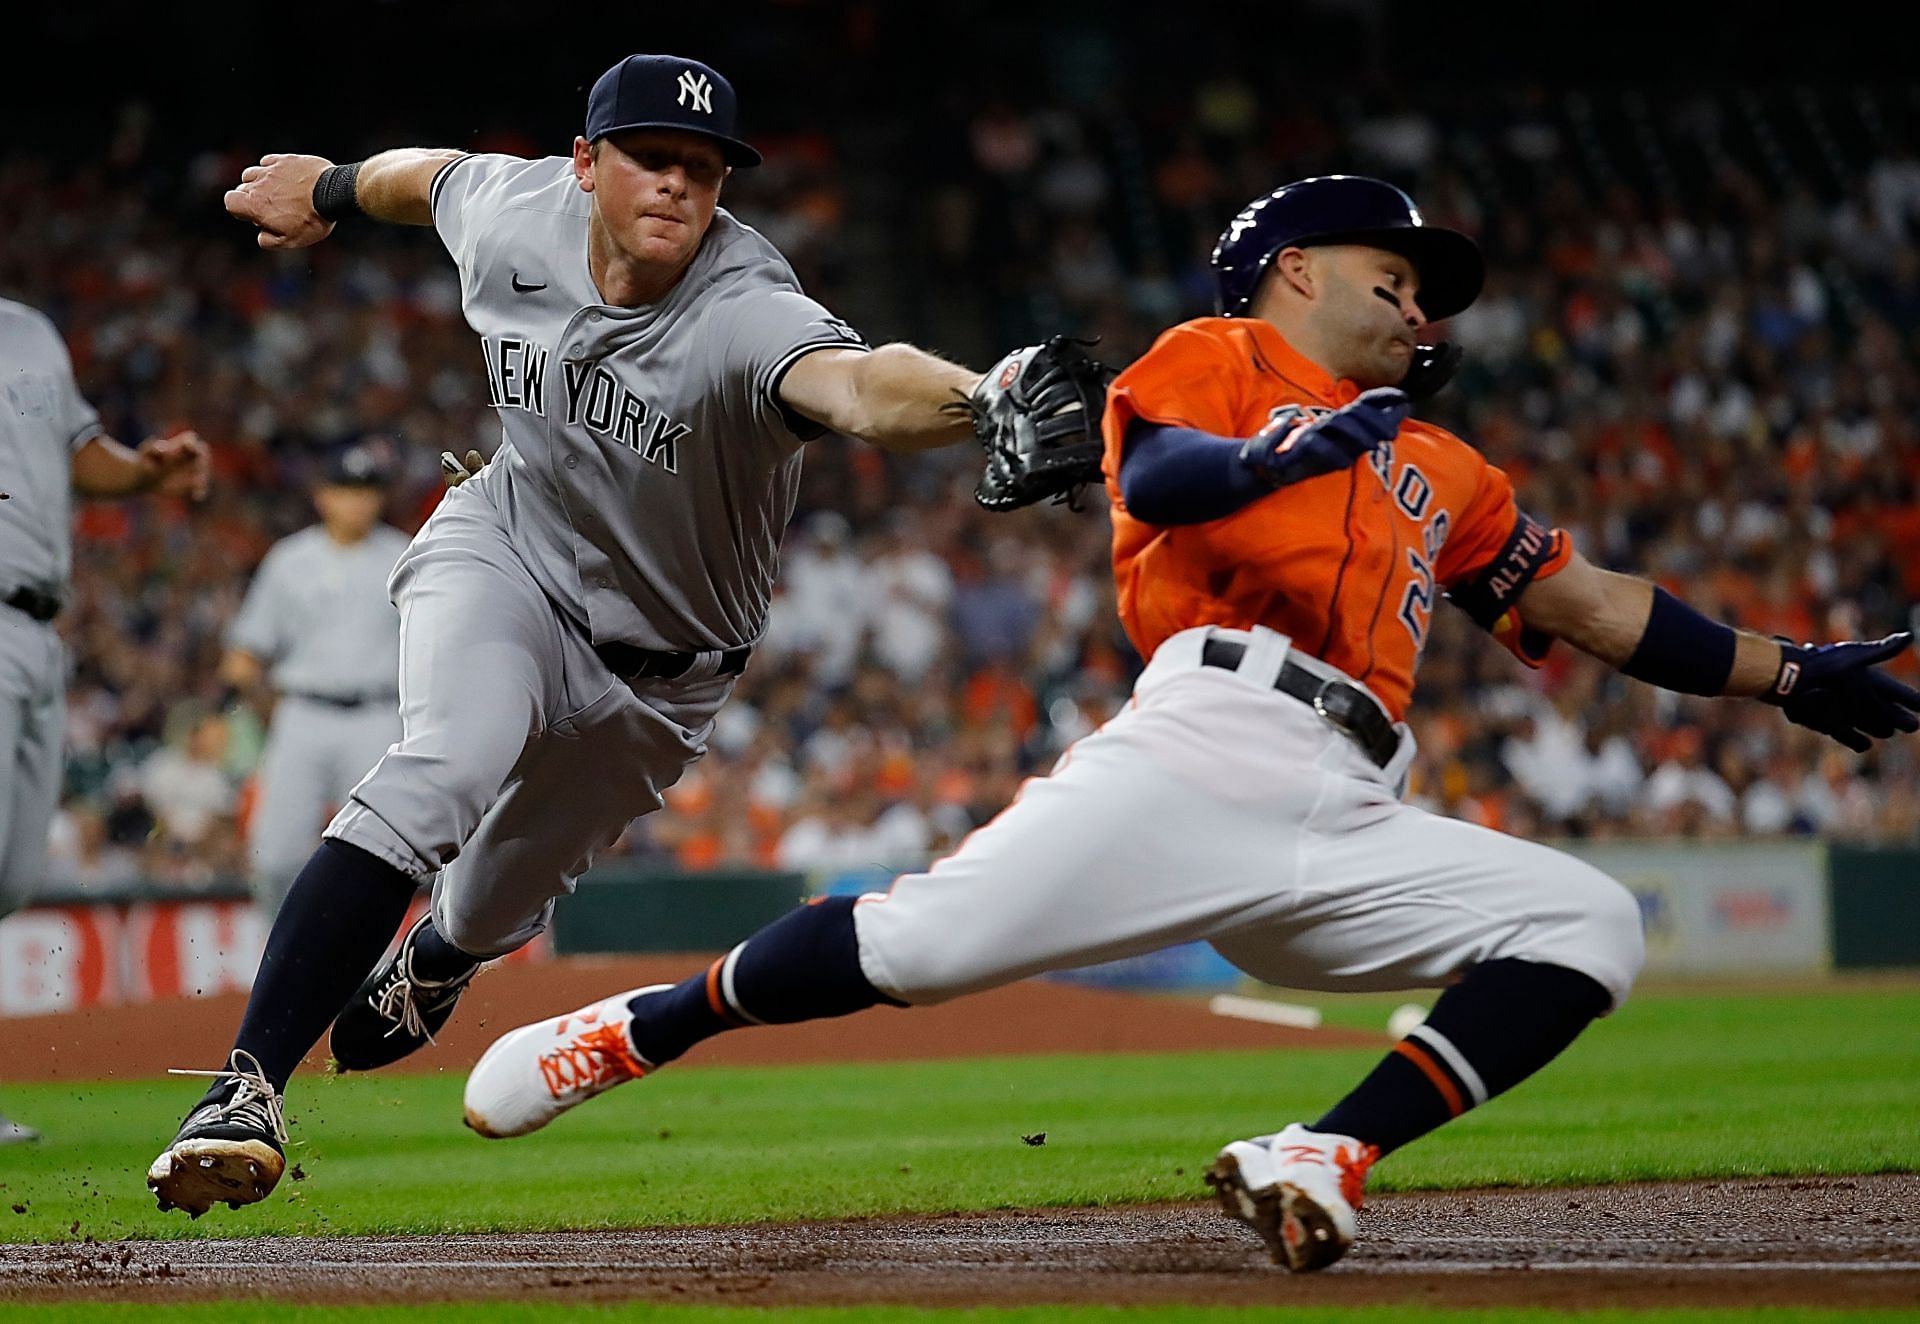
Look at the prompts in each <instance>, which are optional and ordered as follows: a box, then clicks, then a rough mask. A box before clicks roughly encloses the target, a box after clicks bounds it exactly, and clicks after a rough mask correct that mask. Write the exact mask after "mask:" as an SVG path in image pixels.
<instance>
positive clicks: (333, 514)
mask: <svg viewBox="0 0 1920 1324" xmlns="http://www.w3.org/2000/svg"><path fill="white" fill-rule="evenodd" d="M386 477H387V475H386V471H385V468H384V466H383V465H382V464H381V462H380V459H379V457H378V456H377V455H376V454H375V453H374V451H373V450H372V449H371V448H370V447H367V446H349V447H344V448H342V449H340V450H338V451H336V452H335V453H334V454H333V455H332V456H331V457H330V458H329V460H328V462H327V466H326V470H325V473H324V475H323V476H322V478H321V481H320V483H319V484H318V485H317V486H316V487H315V488H314V494H313V501H314V506H315V508H316V509H318V511H319V512H320V522H319V523H318V524H315V525H313V526H312V527H310V528H305V529H302V530H301V531H300V532H298V533H296V534H293V535H292V536H290V537H287V538H283V539H282V540H281V541H279V542H278V543H275V544H274V546H273V549H272V550H271V551H269V552H268V553H267V555H266V557H265V559H264V560H262V561H261V562H260V569H259V570H258V571H257V572H256V573H255V575H254V577H253V583H252V584H251V585H250V586H249V587H248V589H247V597H246V601H245V602H243V603H242V604H241V606H240V613H239V615H237V616H235V617H234V619H233V622H232V623H231V624H230V625H229V626H228V627H227V654H226V657H225V658H223V659H222V660H221V678H222V679H223V680H225V681H226V682H227V683H228V684H229V685H232V686H234V687H235V688H237V689H240V690H243V691H252V690H254V689H256V688H257V687H258V686H259V685H260V684H261V683H262V682H263V681H268V680H270V681H271V683H272V687H273V690H274V692H275V694H276V695H277V696H278V697H277V700H276V702H275V703H274V707H273V725H272V727H271V728H270V729H269V730H268V733H267V747H266V752H265V754H264V755H263V756H262V758H261V763H260V773H259V783H260V787H259V798H258V800H257V801H256V802H255V805H254V810H253V819H252V823H251V826H250V829H249V832H248V838H249V840H248V854H249V856H250V857H251V861H252V867H253V884H254V893H255V896H256V897H257V898H258V900H259V903H260V905H261V907H262V909H264V910H265V911H266V912H267V913H268V914H272V913H273V912H275V911H277V910H278V909H279V908H280V902H281V899H282V898H284V897H285V896H286V893H287V888H289V887H290V886H292V885H293V878H294V875H295V874H297V873H299V872H300V866H301V865H303V864H305V863H306V862H307V856H309V855H311V854H312V853H313V839H314V834H315V833H317V832H319V831H320V829H321V827H322V826H324V825H325V823H326V821H327V815H328V814H329V813H330V812H331V811H332V810H334V809H337V808H339V807H340V806H341V805H342V804H344V803H346V798H347V792H348V791H349V790H350V789H351V788H352V787H353V784H354V783H355V782H356V781H358V780H359V779H360V778H361V776H362V775H363V774H365V772H366V771H367V769H369V768H371V767H372V766H373V765H374V764H376V763H378V762H379V761H380V756H381V755H382V754H384V753H386V752H387V747H388V746H390V745H392V744H393V743H394V742H395V741H396V740H398V739H399V738H400V711H399V673H400V617H399V615H398V614H397V613H396V612H395V611H394V609H393V604H392V603H391V602H390V601H389V600H388V598H387V579H388V577H389V576H390V575H392V573H393V567H394V563H395V562H397V561H398V560H399V559H400V554H401V553H402V552H404V551H405V550H406V548H407V541H408V539H407V535H406V534H404V533H402V532H400V530H398V529H396V528H394V527H393V526H392V525H389V524H383V523H381V522H380V507H381V503H382V501H383V499H384V496H385V483H386Z"/></svg>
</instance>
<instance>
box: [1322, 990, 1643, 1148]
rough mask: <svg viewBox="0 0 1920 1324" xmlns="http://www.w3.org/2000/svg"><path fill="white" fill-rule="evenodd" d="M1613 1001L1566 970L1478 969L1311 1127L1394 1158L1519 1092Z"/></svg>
mask: <svg viewBox="0 0 1920 1324" xmlns="http://www.w3.org/2000/svg"><path fill="white" fill-rule="evenodd" d="M1612 1001H1613V999H1612V997H1611V996H1610V995H1609V994H1608V993H1607V991H1606V989H1604V988H1602V987H1601V986H1600V985H1599V984H1598V983H1597V982H1596V981H1595V980H1593V979H1592V978H1590V977H1589V976H1587V975H1583V974H1581V973H1580V972H1579V971H1577V970H1569V969H1567V968H1566V967H1564V966H1558V965H1544V964H1541V963H1540V962H1537V961H1520V960H1512V959H1507V960H1498V961H1486V962H1483V963H1481V964H1480V965H1476V966H1474V967H1473V968H1472V969H1471V970H1469V971H1467V973H1466V974H1465V975H1464V976H1463V977H1462V978H1461V980H1460V982H1459V983H1458V984H1455V985H1454V986H1453V987H1452V988H1449V989H1448V990H1447V991H1446V992H1445V993H1443V994H1441V995H1440V999H1439V1001H1437V1002H1436V1003H1434V1006H1433V1010H1432V1012H1430V1013H1429V1014H1428V1016H1427V1019H1426V1020H1425V1021H1424V1022H1423V1023H1422V1024H1420V1025H1418V1026H1416V1027H1415V1028H1414V1030H1413V1031H1412V1033H1410V1034H1409V1035H1408V1036H1407V1037H1406V1038H1404V1039H1402V1040H1401V1041H1400V1042H1399V1043H1397V1044H1395V1045H1394V1047H1393V1051H1392V1052H1390V1053H1388V1054H1387V1056H1386V1057H1385V1058H1383V1059H1381V1062H1380V1064H1379V1065H1378V1066H1376V1067H1375V1068H1374V1069H1373V1071H1372V1073H1371V1074H1370V1075H1368V1076H1367V1078H1366V1079H1365V1080H1363V1081H1361V1082H1360V1084H1359V1086H1358V1087H1356V1088H1355V1089H1354V1091H1353V1092H1352V1093H1351V1094H1349V1095H1347V1097H1346V1098H1344V1099H1342V1100H1340V1102H1338V1103H1336V1104H1335V1105H1334V1106H1333V1109H1332V1110H1331V1111H1330V1112H1328V1113H1327V1115H1326V1116H1324V1117H1322V1118H1321V1119H1320V1120H1319V1121H1317V1122H1315V1123H1314V1124H1313V1127H1312V1129H1313V1130H1314V1131H1316V1132H1321V1133H1324V1134H1328V1135H1336V1136H1351V1137H1353V1138H1354V1139H1356V1140H1359V1141H1362V1142H1364V1143H1366V1144H1369V1145H1373V1146H1375V1147H1376V1148H1377V1149H1378V1150H1379V1151H1380V1153H1381V1154H1383V1155H1384V1154H1389V1153H1392V1152H1393V1151H1394V1150H1396V1149H1398V1148H1400V1147H1401V1146H1402V1145H1404V1144H1406V1143H1407V1142H1408V1141H1410V1140H1416V1139H1418V1138H1419V1137H1421V1136H1423V1135H1425V1134H1426V1133H1427V1132H1429V1131H1432V1130H1434V1129H1435V1128H1437V1127H1439V1126H1441V1125H1443V1124H1445V1123H1447V1122H1450V1121H1452V1120H1453V1119H1454V1118H1456V1117H1458V1116H1459V1115H1460V1114H1461V1113H1463V1112H1465V1111H1466V1110H1467V1109H1469V1108H1473V1107H1477V1106H1478V1105H1480V1104H1483V1103H1485V1102H1486V1101H1487V1100H1488V1099H1491V1098H1492V1097H1493V1096H1494V1095H1496V1094H1500V1093H1503V1092H1505V1091H1506V1090H1509V1089H1512V1088H1513V1087H1514V1086H1515V1085H1518V1084H1519V1083H1520V1082H1521V1081H1523V1080H1525V1079H1526V1078H1527V1077H1528V1076H1531V1075H1532V1074H1533V1073H1534V1072H1536V1071H1538V1070H1539V1069H1540V1068H1541V1067H1544V1066H1545V1065H1546V1064H1547V1063H1549V1062H1551V1061H1552V1060H1553V1059H1554V1058H1556V1057H1558V1056H1559V1055H1560V1052H1561V1050H1562V1049H1564V1048H1566V1046H1567V1045H1568V1044H1571V1043H1572V1042H1573V1041H1574V1040H1575V1039H1576V1038H1578V1037H1579V1035H1580V1032H1581V1031H1582V1030H1584V1029H1586V1028H1587V1026H1588V1025H1590V1024H1592V1022H1593V1020H1594V1018H1595V1017H1597V1016H1599V1015H1600V1014H1601V1013H1602V1012H1604V1011H1606V1009H1607V1007H1608V1006H1609V1005H1610V1004H1611V1003H1612Z"/></svg>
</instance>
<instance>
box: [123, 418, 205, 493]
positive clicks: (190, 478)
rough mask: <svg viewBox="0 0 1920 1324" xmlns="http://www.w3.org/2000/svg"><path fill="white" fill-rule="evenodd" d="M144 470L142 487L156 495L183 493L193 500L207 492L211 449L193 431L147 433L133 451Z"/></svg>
mask: <svg viewBox="0 0 1920 1324" xmlns="http://www.w3.org/2000/svg"><path fill="white" fill-rule="evenodd" d="M134 454H135V455H137V456H138V457H139V460H140V467H141V468H142V469H143V470H144V471H145V473H144V477H145V479H146V489H147V490H148V491H149V492H154V493H157V494H159V495H160V496H183V497H188V498H190V499H192V500H194V501H198V500H200V499H201V498H202V497H204V496H206V494H207V483H208V480H209V477H210V476H211V474H212V453H211V452H210V451H208V449H207V443H206V442H204V441H202V440H201V439H200V434H199V433H197V432H180V433H176V434H175V435H173V436H171V437H148V438H147V439H146V440H145V441H143V442H141V443H140V446H139V449H138V450H136V451H135V452H134Z"/></svg>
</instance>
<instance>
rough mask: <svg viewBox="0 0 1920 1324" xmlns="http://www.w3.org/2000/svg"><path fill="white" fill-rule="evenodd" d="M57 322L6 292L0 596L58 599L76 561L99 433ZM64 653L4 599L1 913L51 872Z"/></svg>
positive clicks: (0, 308) (1, 354) (1, 303)
mask: <svg viewBox="0 0 1920 1324" xmlns="http://www.w3.org/2000/svg"><path fill="white" fill-rule="evenodd" d="M100 432H101V429H100V418H99V416H98V415H97V414H95V413H94V411H93V408H92V406H90V405H88V404H87V402H86V401H85V400H83V399H82V398H81V397H80V390H79V388H78V387H77V386H75V385H74V381H73V365H72V363H71V361H70V360H69V359H68V358H67V347H66V345H65V344H63V343H62V342H61V339H60V335H59V333H58V332H57V331H55V330H54V329H53V323H51V322H49V321H48V320H47V319H46V318H45V317H44V316H43V315H41V314H40V313H38V312H36V311H34V310H33V309H31V308H28V307H26V306H25V305H24V304H18V303H13V302H11V301H10V300H6V299H0V491H5V492H6V493H7V494H8V496H9V498H10V499H9V500H7V501H4V502H0V599H4V598H6V597H7V596H9V595H10V594H12V593H13V591H14V590H16V589H20V588H32V589H37V590H39V591H40V592H42V593H54V594H59V593H61V592H63V591H64V590H65V588H66V583H67V571H68V568H69V567H70V565H71V564H72V559H73V553H72V533H71V529H70V521H71V517H72V512H73V500H72V496H71V493H72V490H73V453H74V452H75V451H77V450H78V449H80V447H82V446H84V445H86V444H87V443H88V442H89V441H91V440H92V439H93V438H95V437H97V436H99V435H100ZM65 662H66V658H65V654H64V652H63V650H62V649H61V647H60V637H59V636H58V635H56V634H55V633H54V632H53V628H52V627H51V626H49V625H45V624H42V623H40V622H38V621H35V620H34V619H33V618H32V617H30V616H28V615H26V614H25V613H24V612H19V611H16V610H14V609H13V608H11V607H6V606H0V768H4V769H6V772H5V773H0V915H5V914H6V913H7V912H8V911H10V910H12V909H14V908H15V907H16V906H19V905H22V904H24V903H25V902H26V900H27V899H28V897H30V896H31V895H32V893H33V891H34V890H35V889H37V888H38V887H39V886H40V883H41V881H42V879H43V876H44V875H45V873H46V858H47V828H48V825H49V824H51V823H52V821H53V814H54V810H55V808H56V807H57V806H58V803H59V795H60V764H61V753H62V744H61V735H62V727H63V726H64V720H65V702H64V700H65V680H66V678H65Z"/></svg>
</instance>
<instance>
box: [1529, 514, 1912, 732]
mask: <svg viewBox="0 0 1920 1324" xmlns="http://www.w3.org/2000/svg"><path fill="white" fill-rule="evenodd" d="M1520 614H1521V616H1522V617H1523V618H1524V619H1525V621H1526V623H1527V624H1528V625H1529V626H1531V627H1533V628H1534V629H1538V630H1544V631H1546V632H1547V633H1548V634H1551V635H1553V636H1555V637H1556V638H1560V639H1564V640H1566V641H1567V642H1568V643H1570V644H1572V645H1573V646H1574V647H1575V648H1578V649H1580V650H1582V651H1583V652H1587V653H1591V654H1592V655H1593V656H1595V657H1597V658H1599V659H1600V660H1601V661H1603V662H1605V663H1607V664H1608V665H1609V666H1612V667H1614V668H1615V669H1617V670H1619V671H1620V672H1622V673H1624V674H1626V675H1629V676H1632V677H1634V678H1635V679H1636V680H1643V681H1646V682H1647V683H1648V684H1649V685H1658V686H1660V687H1661V688H1662V689H1668V690H1673V691H1675V692H1677V693H1680V694H1703V695H1716V694H1717V695H1729V696H1738V697H1745V698H1757V699H1762V700H1765V701H1766V702H1768V703H1771V704H1774V705H1776V706H1778V707H1779V708H1780V709H1781V710H1782V711H1783V712H1785V713H1786V715H1787V719H1788V720H1789V721H1792V722H1796V723H1798V724H1799V725H1801V726H1805V727H1809V728H1811V729H1813V730H1815V731H1819V732H1821V733H1822V734H1823V735H1827V736H1831V737H1832V738H1833V739H1835V740H1837V741H1839V742H1840V743H1841V744H1843V745H1845V746H1847V747H1848V748H1849V749H1853V750H1858V751H1861V752H1865V751H1866V750H1867V749H1869V748H1871V747H1872V744H1873V742H1874V741H1875V740H1885V739H1888V738H1889V737H1891V736H1893V735H1896V734H1898V733H1900V732H1912V731H1920V690H1915V689H1913V688H1912V687H1910V686H1907V685H1903V684H1901V683H1900V682H1899V681H1897V680H1895V679H1894V678H1893V677H1891V676H1889V675H1887V674H1886V673H1884V672H1882V671H1880V670H1879V665H1880V664H1881V663H1884V662H1888V661H1891V660H1892V659H1893V658H1895V657H1897V656H1899V655H1900V654H1901V653H1904V652H1906V651H1907V649H1908V648H1910V647H1911V646H1912V644H1913V636H1912V635H1911V634H1908V633H1904V632H1903V633H1900V634H1892V635H1888V636H1887V637H1886V638H1884V639H1877V640H1872V641H1854V640H1848V641H1846V642H1842V643H1835V644H1821V645H1804V646H1803V645H1798V644H1792V643H1783V642H1782V641H1780V640H1777V639H1769V638H1767V637H1766V636H1765V635H1759V634H1754V633H1752V632H1751V631H1748V630H1736V629H1733V628H1732V627H1731V626H1726V625H1721V624H1719V623H1718V622H1716V621H1712V620H1709V619H1708V618H1707V617H1705V616H1702V615H1701V614H1700V613H1699V612H1697V611H1695V610H1694V609H1693V608H1691V607H1689V606H1687V605H1686V604H1685V603H1684V602H1681V601H1680V600H1679V599H1678V598H1676V597H1674V596H1673V595H1672V594H1670V593H1668V592H1667V591H1666V590H1664V589H1662V588H1659V587H1657V586H1656V585H1654V584H1651V583H1648V582H1647V581H1646V580H1644V579H1637V578H1635V577H1634V576H1632V575H1622V574H1618V573H1615V572H1613V571H1610V570H1602V569H1600V568H1599V567H1598V566H1596V565H1593V564H1592V563H1591V562H1589V561H1588V560H1587V559H1586V558H1585V557H1582V556H1581V555H1580V554H1579V553H1578V552H1575V553H1574V554H1573V557H1572V559H1571V560H1570V561H1569V562H1568V563H1567V565H1566V566H1565V568H1563V569H1562V570H1561V571H1560V572H1559V573H1558V574H1556V575H1552V576H1550V577H1548V578H1546V579H1539V580H1535V581H1534V582H1533V583H1532V584H1530V585H1528V586H1527V589H1526V591H1525V592H1524V593H1522V594H1521V595H1520Z"/></svg>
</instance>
